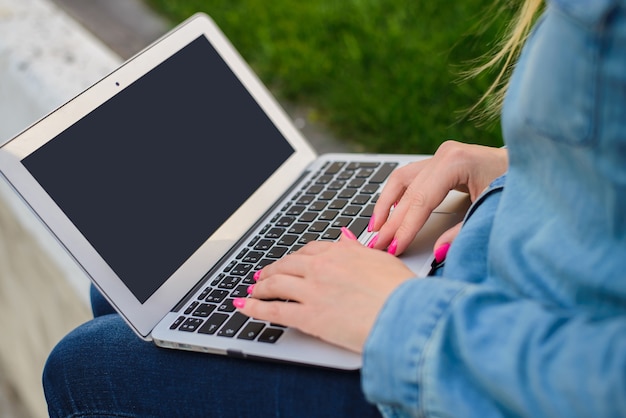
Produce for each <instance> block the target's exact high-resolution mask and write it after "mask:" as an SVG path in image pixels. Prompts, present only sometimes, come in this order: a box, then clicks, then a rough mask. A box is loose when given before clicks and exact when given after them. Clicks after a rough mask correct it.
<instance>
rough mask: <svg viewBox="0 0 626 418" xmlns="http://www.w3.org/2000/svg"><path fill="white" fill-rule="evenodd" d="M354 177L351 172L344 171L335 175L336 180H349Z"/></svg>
mask: <svg viewBox="0 0 626 418" xmlns="http://www.w3.org/2000/svg"><path fill="white" fill-rule="evenodd" d="M352 176H354V171H353V170H345V171H342V172H341V173H339V174H338V175H337V180H350V179H351V178H352Z"/></svg>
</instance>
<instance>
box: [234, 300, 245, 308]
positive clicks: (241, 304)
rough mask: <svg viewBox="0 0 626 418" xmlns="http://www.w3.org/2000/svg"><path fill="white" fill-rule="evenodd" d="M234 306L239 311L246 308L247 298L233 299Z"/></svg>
mask: <svg viewBox="0 0 626 418" xmlns="http://www.w3.org/2000/svg"><path fill="white" fill-rule="evenodd" d="M233 306H234V307H235V308H237V309H241V308H243V307H244V306H246V298H236V299H233Z"/></svg>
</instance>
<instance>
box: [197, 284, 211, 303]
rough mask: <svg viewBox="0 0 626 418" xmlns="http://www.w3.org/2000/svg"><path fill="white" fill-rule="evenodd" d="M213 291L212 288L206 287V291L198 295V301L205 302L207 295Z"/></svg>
mask: <svg viewBox="0 0 626 418" xmlns="http://www.w3.org/2000/svg"><path fill="white" fill-rule="evenodd" d="M210 291H211V288H210V287H206V288H204V290H203V291H202V293H200V295H198V300H204V298H206V297H207V295H208V294H209V292H210Z"/></svg>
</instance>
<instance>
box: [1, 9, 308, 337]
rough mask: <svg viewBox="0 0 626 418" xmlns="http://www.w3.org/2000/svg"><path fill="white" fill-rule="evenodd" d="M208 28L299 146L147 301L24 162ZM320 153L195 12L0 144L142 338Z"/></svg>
mask: <svg viewBox="0 0 626 418" xmlns="http://www.w3.org/2000/svg"><path fill="white" fill-rule="evenodd" d="M202 35H204V36H205V37H206V38H207V39H208V41H209V42H210V43H211V45H212V46H213V47H214V48H215V50H216V51H217V52H218V53H219V55H220V56H221V57H222V59H223V60H224V62H226V63H227V65H228V66H229V68H230V69H231V70H232V71H233V73H234V74H235V76H236V77H237V78H238V79H239V81H240V82H241V83H242V84H243V85H244V86H245V87H246V89H247V91H248V92H249V93H250V94H251V96H252V97H253V98H254V99H255V101H256V102H257V103H258V105H259V106H260V107H261V108H262V109H263V111H264V112H265V114H266V115H267V116H268V117H269V119H270V120H271V121H272V122H273V123H274V125H275V126H276V128H277V129H278V130H279V131H280V133H281V134H282V135H283V136H284V138H285V139H286V140H287V142H288V143H289V144H290V145H291V147H293V149H294V153H293V154H292V155H291V156H290V157H289V158H288V159H287V160H286V161H285V162H284V163H283V164H282V165H281V166H280V167H279V169H278V170H276V171H275V172H274V174H273V175H271V176H270V178H269V179H268V180H267V181H266V182H265V183H263V185H262V186H261V187H260V188H259V189H258V190H257V191H256V192H255V193H254V194H253V195H252V196H250V198H249V199H248V200H247V201H246V203H244V205H242V206H241V208H240V209H239V210H237V211H236V212H235V213H234V214H233V215H232V216H231V217H230V218H229V219H228V221H227V222H225V223H224V224H223V225H222V227H220V228H219V229H218V230H217V231H216V232H215V233H214V234H213V235H212V236H211V237H210V238H209V239H208V240H206V241H205V242H204V244H203V245H202V246H201V247H200V248H198V250H197V251H196V252H195V253H194V254H193V255H192V256H191V257H190V258H189V259H188V260H187V261H186V262H185V263H184V264H183V265H182V266H181V267H180V268H179V269H178V270H177V271H176V272H175V273H174V274H173V275H172V276H170V277H169V279H167V280H166V282H165V283H164V284H163V285H162V286H161V287H159V289H158V290H157V291H156V292H154V293H153V294H152V295H151V296H150V297H149V298H148V299H147V300H146V301H145V302H144V303H143V304H142V303H140V302H139V301H138V300H137V298H135V296H134V295H133V294H132V293H131V291H130V290H129V289H128V288H127V287H126V285H125V284H124V282H123V281H122V280H121V279H120V277H118V276H117V274H116V273H115V272H114V271H113V270H112V269H111V268H110V267H109V265H108V264H107V263H106V262H105V261H104V259H103V258H102V257H101V256H100V255H99V254H98V253H97V251H96V250H95V249H94V248H93V247H92V245H91V244H90V243H89V242H88V241H87V239H86V238H85V237H84V236H83V235H82V234H81V232H80V231H79V230H78V229H77V228H76V226H75V225H74V224H73V223H72V222H71V221H70V219H69V218H68V217H67V216H66V215H65V213H64V212H63V211H62V210H61V209H60V208H59V206H57V204H56V203H55V202H54V200H53V199H52V198H51V197H50V196H49V195H48V193H47V192H46V191H45V190H44V189H43V188H42V186H41V185H40V184H39V183H38V182H37V181H36V180H35V178H34V177H33V176H32V175H31V174H30V173H29V171H28V170H27V169H26V168H25V167H24V165H23V164H22V163H21V161H22V160H23V159H24V158H26V157H27V156H28V155H30V154H31V153H33V152H34V151H35V150H37V149H39V148H40V147H41V146H42V145H44V144H45V143H47V142H48V141H50V140H52V139H54V138H55V137H57V135H59V134H60V133H62V132H63V131H64V130H66V129H67V128H68V127H70V126H72V125H73V124H74V123H76V122H77V121H78V120H80V119H81V118H83V117H85V116H86V115H88V114H89V113H90V112H91V111H93V110H94V109H97V108H98V107H99V106H100V105H102V104H103V103H105V102H106V101H108V100H109V99H111V98H112V97H114V96H115V95H117V94H119V93H120V92H122V91H123V90H124V88H126V87H127V86H130V85H131V84H132V83H133V82H135V81H136V80H138V79H140V78H141V77H142V76H143V75H145V74H147V73H148V72H150V71H151V70H152V69H153V68H155V67H157V66H158V65H159V64H160V63H162V62H163V61H164V60H166V59H167V58H168V57H170V56H172V55H173V54H175V53H176V52H177V51H179V50H180V49H181V48H184V47H185V46H186V45H188V44H189V43H190V42H193V41H194V40H195V39H197V38H198V37H199V36H202ZM315 157H316V153H315V151H314V150H313V149H312V148H311V147H310V146H309V145H308V143H307V142H306V141H305V140H304V138H303V137H302V135H301V134H300V132H299V131H298V129H297V128H296V127H295V126H294V125H293V123H292V122H291V121H290V119H289V117H288V116H287V115H286V114H285V112H284V111H283V110H282V108H281V107H280V105H279V104H278V103H277V102H276V100H275V99H274V98H273V96H272V95H271V93H269V91H268V90H267V89H266V88H265V86H264V85H263V84H262V83H261V82H260V80H259V79H258V78H257V76H256V75H255V74H254V72H253V71H252V70H251V69H250V67H249V66H248V65H247V64H246V63H245V61H244V60H243V59H242V58H241V56H240V55H239V54H238V53H237V51H236V50H235V49H234V47H233V46H232V45H231V43H230V42H229V41H228V40H227V39H226V37H225V36H224V35H223V33H222V32H221V30H220V29H219V28H218V27H217V26H216V25H215V23H214V22H213V21H212V20H211V19H210V18H209V17H208V16H206V15H204V14H201V13H200V14H196V15H194V16H192V17H191V18H189V19H188V20H187V21H185V22H183V23H182V24H181V25H179V26H178V27H177V28H175V29H174V30H172V31H170V32H169V33H168V34H167V35H165V36H164V37H163V38H161V39H159V40H158V41H156V42H155V43H154V44H152V45H151V46H149V47H147V48H146V49H145V50H143V51H142V52H140V53H139V54H137V55H136V56H135V57H133V58H131V59H130V60H128V61H126V62H125V63H124V64H123V65H121V66H120V67H119V68H118V69H117V70H115V71H113V72H112V73H111V74H109V75H108V76H106V77H104V78H103V79H102V80H100V81H98V82H97V83H96V84H94V85H93V86H91V87H90V88H88V89H87V90H85V91H84V92H83V93H81V94H80V95H78V96H77V97H75V98H73V99H72V100H70V101H69V102H67V103H66V104H64V105H63V106H61V107H60V108H58V109H57V110H55V111H53V112H52V113H50V114H49V115H47V116H46V117H44V118H43V119H41V120H40V121H38V122H36V123H35V124H34V125H32V126H31V127H29V128H28V129H26V130H25V131H23V132H22V133H20V134H19V135H17V136H16V137H15V138H13V139H12V140H10V141H8V142H6V143H5V144H4V145H3V146H2V147H0V171H1V172H2V174H3V176H4V177H5V178H6V180H8V182H9V183H10V184H11V186H12V187H13V189H14V190H15V191H17V193H18V194H19V195H20V196H21V197H22V199H23V200H24V201H25V202H26V203H27V204H28V206H29V207H30V208H31V209H32V211H33V212H34V213H35V214H36V215H37V217H38V218H39V219H40V220H41V221H42V222H43V223H44V225H46V227H47V228H48V229H49V230H50V232H51V233H52V234H53V235H54V236H55V237H56V238H57V240H58V241H59V242H60V243H61V245H62V246H63V247H64V248H65V249H66V250H67V251H68V253H69V254H70V255H71V256H72V258H73V259H74V260H75V261H76V262H77V263H78V265H79V266H80V267H81V269H82V270H83V271H84V272H85V273H86V275H87V276H88V277H89V278H90V279H91V280H92V282H93V283H94V284H95V285H96V286H97V287H98V288H99V289H100V291H101V292H102V293H103V294H104V296H105V297H106V298H107V299H108V300H109V302H111V304H112V305H113V306H114V307H115V308H116V310H117V311H118V312H119V313H120V314H121V315H122V316H123V317H124V319H125V320H126V322H128V324H129V325H130V326H131V328H132V329H133V330H134V331H135V332H136V333H137V334H138V335H139V336H140V337H141V338H143V339H146V340H149V339H150V331H151V330H152V329H153V328H154V326H155V325H156V324H157V323H158V322H159V320H160V319H161V318H162V317H163V316H165V315H166V314H167V312H169V311H170V310H171V309H172V308H173V307H174V306H175V305H176V304H177V303H178V302H179V301H180V300H181V299H182V298H183V297H184V296H185V295H186V294H187V292H189V290H190V289H191V288H192V287H193V286H194V285H195V284H196V283H197V282H198V281H199V280H200V279H201V278H202V277H203V275H204V274H205V273H206V272H207V271H208V270H210V268H211V267H212V266H213V265H214V264H215V263H216V262H218V261H219V260H220V259H221V258H222V257H223V256H224V255H225V254H226V253H227V252H228V251H229V250H230V249H231V247H232V246H233V244H234V243H236V242H237V241H238V240H239V239H240V237H241V236H243V235H244V234H245V233H246V231H247V230H248V229H249V228H251V227H252V226H253V225H254V223H255V222H256V221H257V220H258V219H259V218H260V217H261V216H262V215H263V214H264V213H266V212H267V211H268V210H269V209H270V208H271V206H272V205H273V204H274V203H275V198H276V196H280V195H281V194H283V192H284V191H286V190H287V189H288V188H289V187H290V186H291V185H292V182H293V181H294V180H295V179H296V178H298V177H299V176H300V173H301V172H302V170H303V168H304V167H306V166H308V165H309V164H310V163H311V162H312V161H313V160H314V159H315Z"/></svg>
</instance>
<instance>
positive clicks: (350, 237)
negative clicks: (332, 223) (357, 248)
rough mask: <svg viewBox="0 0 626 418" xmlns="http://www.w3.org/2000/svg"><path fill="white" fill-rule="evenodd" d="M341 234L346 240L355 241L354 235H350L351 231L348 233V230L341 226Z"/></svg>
mask: <svg viewBox="0 0 626 418" xmlns="http://www.w3.org/2000/svg"><path fill="white" fill-rule="evenodd" d="M341 233H342V234H343V235H345V236H346V238H349V239H351V240H353V241H356V235H354V234H353V233H352V231H350V230H349V229H348V228H346V227H345V226H342V227H341Z"/></svg>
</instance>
